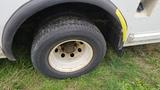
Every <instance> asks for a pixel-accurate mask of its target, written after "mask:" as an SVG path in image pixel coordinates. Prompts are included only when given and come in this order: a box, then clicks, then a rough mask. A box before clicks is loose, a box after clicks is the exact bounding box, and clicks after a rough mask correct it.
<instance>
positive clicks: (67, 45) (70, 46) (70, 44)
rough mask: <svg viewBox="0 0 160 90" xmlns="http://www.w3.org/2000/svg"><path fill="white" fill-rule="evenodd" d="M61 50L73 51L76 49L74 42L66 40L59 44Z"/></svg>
mask: <svg viewBox="0 0 160 90" xmlns="http://www.w3.org/2000/svg"><path fill="white" fill-rule="evenodd" d="M61 48H62V51H63V52H65V53H73V52H75V51H76V49H77V44H76V42H68V43H65V44H63V45H61Z"/></svg>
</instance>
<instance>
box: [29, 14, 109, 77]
mask: <svg viewBox="0 0 160 90" xmlns="http://www.w3.org/2000/svg"><path fill="white" fill-rule="evenodd" d="M71 39H76V40H83V41H85V42H87V43H88V44H89V45H90V46H91V47H92V49H93V57H92V60H91V62H90V63H89V64H88V65H87V66H85V67H84V68H82V69H80V70H78V71H75V72H60V71H57V70H55V69H54V68H52V67H51V66H50V64H49V60H48V56H49V53H50V51H51V50H52V49H53V48H54V47H55V46H56V45H58V44H59V43H61V42H63V41H66V40H71ZM105 53H106V41H105V39H104V37H103V35H102V34H101V32H100V31H99V29H98V28H97V27H96V26H95V25H94V24H92V23H90V22H89V21H87V20H85V19H82V18H79V17H73V16H63V17H59V18H57V19H54V20H50V21H49V22H47V23H46V24H45V25H42V26H41V27H40V29H39V32H38V33H37V35H36V36H35V38H34V41H33V45H32V50H31V58H32V63H33V65H34V67H35V68H36V69H38V70H39V71H40V72H41V73H43V74H44V75H47V76H49V77H55V78H61V79H62V78H71V77H77V76H80V75H82V74H85V73H87V72H88V71H90V70H92V69H93V68H95V67H96V66H97V65H98V63H99V62H100V60H101V59H103V57H104V56H105Z"/></svg>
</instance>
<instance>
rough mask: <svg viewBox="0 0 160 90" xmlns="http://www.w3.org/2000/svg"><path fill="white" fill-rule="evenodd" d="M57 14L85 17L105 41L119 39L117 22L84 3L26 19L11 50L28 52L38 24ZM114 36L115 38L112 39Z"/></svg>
mask: <svg viewBox="0 0 160 90" xmlns="http://www.w3.org/2000/svg"><path fill="white" fill-rule="evenodd" d="M59 12H76V13H80V14H82V15H83V16H85V17H87V18H88V19H90V20H91V21H92V22H93V23H95V24H96V25H97V26H98V28H99V29H100V30H101V32H102V33H103V35H104V36H105V38H106V40H107V41H108V42H111V43H112V44H115V41H116V39H117V38H116V37H118V38H119V33H121V27H120V25H119V22H118V21H117V20H116V19H115V18H114V17H113V16H112V15H110V14H109V13H108V12H106V11H105V10H103V9H102V8H99V7H97V6H94V5H91V4H85V3H66V4H59V5H55V6H52V7H49V8H46V9H44V10H42V11H40V12H38V13H36V14H34V15H33V16H31V17H30V18H28V19H27V20H26V21H25V22H24V23H23V24H22V25H21V26H20V28H19V29H18V30H17V32H16V34H15V36H14V40H13V45H12V50H13V48H14V49H16V48H18V49H19V48H24V46H25V48H27V49H28V50H30V49H31V45H32V41H33V37H34V35H35V34H36V33H37V31H38V30H37V29H36V28H37V26H38V25H39V22H41V21H42V20H43V18H46V17H47V16H48V15H51V14H54V13H59ZM114 35H117V36H116V37H113V36H114ZM116 43H117V42H116ZM21 46H23V47H21ZM13 53H14V55H15V56H17V55H16V52H14V51H13Z"/></svg>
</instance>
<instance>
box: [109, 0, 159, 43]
mask: <svg viewBox="0 0 160 90" xmlns="http://www.w3.org/2000/svg"><path fill="white" fill-rule="evenodd" d="M111 1H112V2H113V3H114V4H115V5H116V6H117V7H118V8H119V9H120V10H121V12H122V13H123V15H124V17H125V19H126V21H127V24H128V36H129V35H135V36H137V35H140V36H143V34H151V35H152V33H160V0H159V1H158V2H156V4H155V6H154V9H153V11H152V12H151V14H150V15H149V16H144V15H143V14H142V16H141V17H137V16H136V13H137V8H138V5H139V3H140V1H141V0H111ZM153 1H154V0H153ZM149 37H152V36H149ZM139 38H140V37H139ZM139 38H136V37H134V39H135V40H133V42H131V41H129V42H126V43H127V44H129V43H134V41H136V42H138V41H139V42H140V41H141V39H142V38H143V37H142V38H140V39H139ZM151 39H154V40H155V42H157V40H158V39H159V42H160V38H159V37H156V36H155V37H154V36H153V38H151ZM151 39H148V38H147V37H146V38H143V41H144V42H143V44H145V43H150V42H152V43H154V40H152V41H151ZM135 44H136V43H135ZM137 44H139V43H137Z"/></svg>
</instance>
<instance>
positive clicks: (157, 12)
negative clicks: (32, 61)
mask: <svg viewBox="0 0 160 90" xmlns="http://www.w3.org/2000/svg"><path fill="white" fill-rule="evenodd" d="M29 1H37V2H38V0H1V1H0V2H1V3H0V12H1V13H0V47H1V50H0V53H1V54H0V56H1V57H0V58H5V57H6V55H5V53H4V52H3V47H2V37H3V34H4V30H5V27H6V24H7V22H8V21H9V20H10V18H11V17H12V16H13V15H14V14H15V12H16V11H18V10H19V9H20V8H21V7H22V6H23V5H25V4H26V3H28V2H29ZM44 1H45V0H44ZM53 1H54V0H53ZM55 1H57V0H55ZM61 1H62V0H61ZM64 1H65V0H64ZM66 1H67V0H66ZM72 1H77V0H72ZM93 1H94V0H93ZM95 1H96V0H95ZM97 1H98V0H97ZM99 1H104V2H105V1H109V0H99ZM111 2H112V3H113V4H114V5H115V6H116V7H117V8H118V9H119V10H120V11H121V13H122V15H123V16H124V19H125V20H126V23H127V27H128V31H127V40H126V41H125V43H124V47H126V46H134V45H140V44H149V43H158V42H160V0H111ZM140 2H144V3H145V6H144V10H143V11H142V12H137V8H138V6H139V4H140ZM6 58H8V57H6Z"/></svg>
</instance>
